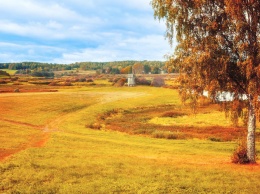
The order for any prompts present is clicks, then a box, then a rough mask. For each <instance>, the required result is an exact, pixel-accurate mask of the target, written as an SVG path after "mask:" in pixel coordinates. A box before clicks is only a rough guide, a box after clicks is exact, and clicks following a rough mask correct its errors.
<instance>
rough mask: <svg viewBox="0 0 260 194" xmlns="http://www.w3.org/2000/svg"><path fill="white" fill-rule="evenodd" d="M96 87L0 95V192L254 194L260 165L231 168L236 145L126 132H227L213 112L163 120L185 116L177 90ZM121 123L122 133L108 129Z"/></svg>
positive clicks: (225, 123) (220, 116)
mask: <svg viewBox="0 0 260 194" xmlns="http://www.w3.org/2000/svg"><path fill="white" fill-rule="evenodd" d="M100 82H102V87H99V86H88V87H80V86H74V87H67V88H57V89H58V90H59V91H58V92H37V93H36V92H31V93H23V92H22V93H4V94H0V121H1V122H0V142H1V149H0V158H1V161H0V193H259V188H260V182H259V180H260V166H259V165H235V164H232V163H231V160H230V157H231V155H232V152H233V150H234V149H235V147H236V144H237V142H236V141H235V140H232V141H222V142H215V141H211V140H209V139H208V138H206V137H205V138H204V137H200V136H199V137H197V138H194V137H191V138H187V139H186V138H185V139H174V140H173V139H161V138H154V137H155V136H153V135H149V134H146V133H131V132H129V131H131V130H130V128H132V127H134V125H135V123H138V122H140V123H142V125H141V124H140V126H142V128H145V126H146V128H147V130H152V127H155V126H157V128H156V129H155V130H160V129H161V130H163V129H164V128H163V127H172V128H174V127H181V126H186V127H188V128H189V127H190V126H192V127H193V128H191V129H192V130H196V129H197V130H198V131H199V129H200V128H203V130H207V127H208V128H209V129H210V130H212V129H211V127H212V126H214V130H217V129H218V128H221V129H226V128H225V127H230V125H231V123H229V122H228V121H226V120H225V117H224V114H223V113H221V112H219V111H218V110H217V108H216V107H214V111H206V110H207V109H202V112H203V111H204V112H203V113H202V112H201V113H199V114H198V115H197V116H196V117H194V115H192V114H185V115H179V116H178V117H162V116H161V115H162V113H163V112H169V111H170V110H168V109H169V108H170V109H171V108H172V107H173V110H174V111H179V110H182V112H184V113H185V112H186V111H185V110H186V109H185V107H183V106H182V105H181V104H180V101H179V97H178V94H177V91H175V90H171V89H166V88H153V87H141V86H138V87H133V88H132V87H131V88H128V87H122V88H116V87H110V86H109V85H108V84H106V83H105V82H104V81H100ZM103 85H106V86H105V87H104V86H103ZM164 106H165V107H166V109H165V110H164V109H161V108H162V107H164ZM147 107H148V108H147ZM156 109H157V111H154V110H156ZM115 110H116V111H115ZM148 110H149V111H150V112H149V111H148ZM151 110H153V111H151ZM162 110H163V111H162ZM187 110H188V109H187ZM111 112H112V113H113V112H116V114H109V115H108V117H107V118H105V120H104V119H103V120H102V121H101V120H100V118H101V117H102V116H104V115H107V113H111ZM147 115H149V116H148V117H147ZM135 117H138V118H140V120H141V121H139V120H138V121H137V120H136V119H137V118H135ZM216 118H217V119H216ZM119 121H120V126H121V127H124V130H125V131H123V132H119V130H114V129H113V126H115V125H116V124H117V123H119ZM93 124H97V125H100V126H101V129H100V130H96V129H91V128H90V127H89V126H91V125H93ZM113 124H114V125H113ZM145 124H147V125H145ZM167 125H170V126H167ZM140 126H139V127H140ZM147 126H148V127H147ZM149 126H150V127H149ZM215 128H216V129H215ZM127 129H129V130H127ZM153 132H154V131H153ZM157 132H158V131H157ZM257 148H258V149H259V148H260V146H259V143H257ZM258 154H259V152H258Z"/></svg>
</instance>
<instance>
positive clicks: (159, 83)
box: [151, 76, 165, 87]
mask: <svg viewBox="0 0 260 194" xmlns="http://www.w3.org/2000/svg"><path fill="white" fill-rule="evenodd" d="M164 85H165V82H164V79H163V78H162V77H159V76H158V77H155V78H154V79H153V81H152V83H151V86H154V87H162V86H164Z"/></svg>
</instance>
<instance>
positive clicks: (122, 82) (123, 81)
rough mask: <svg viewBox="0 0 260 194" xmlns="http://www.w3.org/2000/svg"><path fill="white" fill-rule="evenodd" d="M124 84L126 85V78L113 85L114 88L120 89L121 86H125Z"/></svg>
mask: <svg viewBox="0 0 260 194" xmlns="http://www.w3.org/2000/svg"><path fill="white" fill-rule="evenodd" d="M125 83H126V78H121V79H120V80H118V81H117V82H116V83H115V84H114V86H116V87H122V86H124V85H125Z"/></svg>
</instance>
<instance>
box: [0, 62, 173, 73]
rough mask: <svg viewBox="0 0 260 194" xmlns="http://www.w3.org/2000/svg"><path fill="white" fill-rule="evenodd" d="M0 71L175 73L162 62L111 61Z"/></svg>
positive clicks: (10, 66)
mask: <svg viewBox="0 0 260 194" xmlns="http://www.w3.org/2000/svg"><path fill="white" fill-rule="evenodd" d="M0 69H10V70H17V73H20V74H31V73H32V72H53V71H66V70H83V71H91V70H94V71H97V72H99V73H106V74H128V73H135V74H148V73H152V74H159V73H161V72H162V71H164V72H167V73H174V72H177V70H176V69H172V68H170V67H169V68H168V67H167V63H166V62H164V61H146V60H145V61H134V60H133V61H113V62H76V63H71V64H53V63H41V62H17V63H0Z"/></svg>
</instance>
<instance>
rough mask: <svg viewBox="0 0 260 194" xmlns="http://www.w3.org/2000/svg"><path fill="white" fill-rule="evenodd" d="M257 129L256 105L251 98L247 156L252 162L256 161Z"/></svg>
mask: <svg viewBox="0 0 260 194" xmlns="http://www.w3.org/2000/svg"><path fill="white" fill-rule="evenodd" d="M255 129H256V115H255V107H254V103H253V101H252V99H249V107H248V126H247V157H248V159H249V162H250V163H255V162H256V159H255V157H256V149H255Z"/></svg>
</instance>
